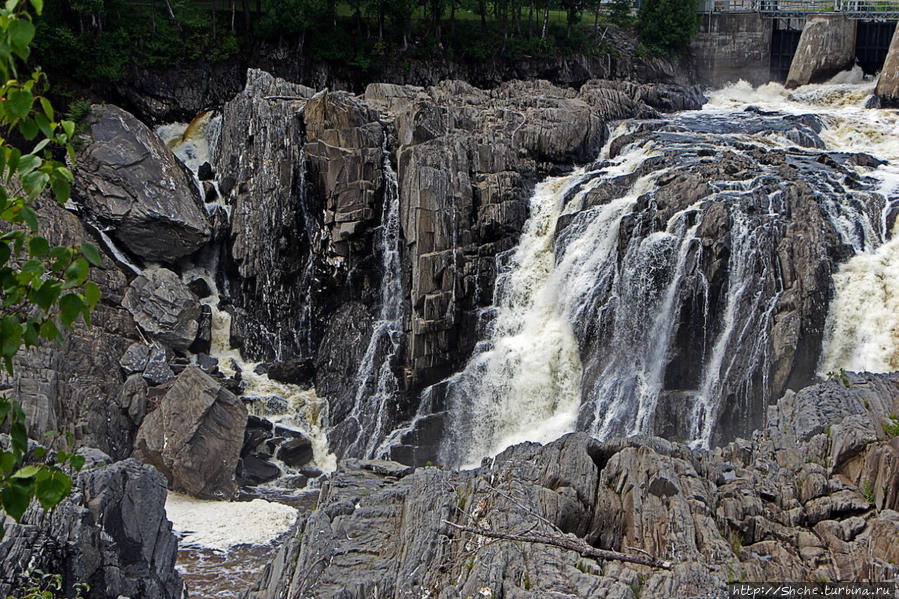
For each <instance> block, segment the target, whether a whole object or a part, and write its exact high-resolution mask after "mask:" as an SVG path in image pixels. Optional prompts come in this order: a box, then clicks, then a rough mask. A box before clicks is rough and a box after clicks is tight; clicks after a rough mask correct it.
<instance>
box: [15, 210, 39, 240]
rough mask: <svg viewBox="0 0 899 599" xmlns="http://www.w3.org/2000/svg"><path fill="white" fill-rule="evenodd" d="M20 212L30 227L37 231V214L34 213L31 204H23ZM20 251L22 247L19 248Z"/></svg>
mask: <svg viewBox="0 0 899 599" xmlns="http://www.w3.org/2000/svg"><path fill="white" fill-rule="evenodd" d="M19 214H21V215H22V220H24V221H25V222H26V223H27V224H28V227H29V228H30V229H31V230H32V231H37V214H35V213H34V210H32V209H31V206H29V205H28V204H25V205H24V206H22V209H21V210H20V211H19ZM19 251H21V249H19Z"/></svg>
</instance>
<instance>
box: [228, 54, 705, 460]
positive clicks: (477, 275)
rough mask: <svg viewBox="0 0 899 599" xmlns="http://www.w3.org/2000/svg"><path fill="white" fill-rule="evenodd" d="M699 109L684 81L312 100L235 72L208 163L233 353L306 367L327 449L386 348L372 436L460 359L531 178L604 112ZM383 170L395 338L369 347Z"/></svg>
mask: <svg viewBox="0 0 899 599" xmlns="http://www.w3.org/2000/svg"><path fill="white" fill-rule="evenodd" d="M701 102H702V98H701V95H700V94H699V92H698V90H696V89H693V88H679V87H674V86H649V85H637V84H632V83H624V82H609V81H593V82H590V83H588V84H585V85H584V86H583V87H582V88H581V90H580V91H579V92H575V91H572V90H566V89H563V88H558V87H555V86H553V85H551V84H549V83H546V82H540V81H537V82H511V83H507V84H503V85H501V86H500V87H498V88H496V89H495V90H492V91H483V90H479V89H477V88H474V87H472V86H470V85H468V84H465V83H462V82H458V81H456V82H444V83H441V84H440V85H438V86H435V87H431V88H427V89H425V88H417V87H411V86H396V85H390V84H375V85H371V86H369V87H368V89H367V90H366V92H365V94H364V95H363V96H362V97H361V98H360V97H353V96H350V95H348V94H346V93H343V92H321V93H319V94H316V95H314V96H313V94H312V91H311V90H309V89H307V88H302V87H298V86H295V85H291V84H287V83H285V82H283V81H280V80H277V79H273V78H272V77H271V76H269V75H267V74H265V73H261V72H258V71H250V73H249V74H248V85H247V88H246V89H245V90H244V92H243V93H242V94H240V95H239V96H238V97H237V98H236V99H235V100H233V101H232V102H230V103H228V104H227V105H226V106H225V109H224V113H223V125H222V127H223V128H222V138H221V139H222V142H221V146H220V147H221V151H220V153H219V154H218V156H217V157H216V169H215V170H216V172H217V173H218V176H219V178H220V180H221V181H222V182H223V184H222V185H221V186H220V187H221V191H222V193H223V195H224V196H225V202H226V203H228V204H230V205H232V206H233V218H232V222H231V230H230V231H231V232H230V237H229V241H228V243H227V246H228V248H227V250H228V251H227V254H228V257H229V260H230V263H231V264H234V268H233V269H231V270H230V276H231V278H230V279H229V283H228V288H229V289H230V290H231V294H230V295H231V297H230V300H231V302H232V305H231V307H230V308H229V310H231V311H232V315H233V319H232V330H231V339H232V343H236V344H237V345H238V346H239V347H240V348H241V349H242V351H243V352H244V354H245V356H246V357H248V358H251V359H254V360H266V361H274V362H297V361H303V360H312V361H313V362H314V364H315V367H316V375H315V386H316V389H317V391H318V393H319V394H320V395H322V396H324V397H327V398H328V400H329V404H330V408H331V414H330V417H331V422H332V424H334V425H336V427H337V428H336V429H335V430H334V431H332V436H331V440H332V446H333V447H334V448H335V449H337V450H338V452H339V453H342V452H343V450H344V449H345V448H346V447H348V446H349V444H350V441H352V440H354V439H356V438H357V437H358V436H359V435H362V436H372V435H373V432H372V431H371V427H370V426H366V425H362V426H360V423H359V419H360V415H359V414H360V412H370V411H371V410H370V409H367V408H360V402H362V401H364V400H365V394H364V393H360V392H359V385H364V384H367V383H366V381H364V380H362V381H360V377H361V378H364V376H363V374H362V372H363V371H364V370H365V363H366V361H368V362H373V363H374V364H376V365H380V364H381V363H382V362H384V360H385V357H386V356H388V355H389V358H390V365H389V367H390V370H391V372H392V377H393V378H394V379H395V381H396V383H395V384H396V386H397V387H396V388H397V393H396V394H397V397H396V398H394V400H393V401H391V402H390V406H391V407H390V408H389V413H386V414H385V416H384V418H385V419H386V421H385V422H384V423H383V426H382V431H383V432H381V433H374V434H381V435H382V436H383V434H384V433H385V432H389V431H390V430H391V429H392V424H396V423H397V422H399V421H400V420H402V419H403V418H406V417H408V416H409V415H410V414H411V413H412V412H413V411H414V410H415V409H416V407H417V406H416V401H417V398H416V397H415V394H416V393H417V392H418V390H420V389H422V388H423V387H425V386H427V385H429V384H432V383H435V382H437V381H439V380H440V379H442V378H443V377H445V376H447V375H448V374H450V373H451V372H452V371H453V370H454V369H455V368H456V367H458V365H459V364H460V363H461V362H462V361H463V360H464V359H465V358H466V357H467V355H468V354H469V353H470V351H471V349H472V347H473V346H474V344H475V342H476V341H477V336H476V327H477V313H478V311H479V310H480V309H481V308H483V307H484V306H487V305H489V304H490V302H491V298H492V294H493V290H492V287H493V280H494V278H495V269H496V267H495V257H496V256H497V255H498V254H500V253H502V252H504V251H507V250H509V249H511V248H512V247H514V245H515V242H516V239H517V236H518V233H519V232H520V230H521V227H522V225H523V223H524V222H525V220H526V218H527V205H526V199H527V197H528V194H529V190H530V189H531V187H532V186H533V184H534V182H535V181H536V180H537V179H538V178H539V177H542V176H545V175H546V174H548V173H550V172H553V171H554V170H555V169H557V168H559V167H561V168H568V167H570V165H572V164H574V163H576V162H579V161H581V162H582V161H585V160H589V159H591V158H592V157H593V156H595V155H596V153H597V152H598V151H599V148H600V147H601V146H602V144H603V142H604V141H605V140H606V138H607V137H608V132H607V130H606V124H607V123H608V122H610V121H612V120H616V119H622V118H628V117H634V116H652V115H655V114H657V112H656V110H668V111H670V110H680V109H686V108H698V107H699V106H700V104H701ZM285 140H288V141H287V143H285ZM394 156H395V158H394ZM394 169H395V171H396V182H397V184H398V193H399V198H398V199H399V215H398V218H399V229H398V232H397V234H398V235H400V237H401V243H400V245H399V246H398V249H397V251H398V252H399V254H400V256H401V258H400V259H401V263H402V267H401V277H402V281H401V283H400V287H401V290H400V293H402V295H403V298H402V301H403V304H404V308H403V309H402V313H403V315H404V316H403V318H402V323H401V330H400V331H398V333H402V336H403V339H402V341H400V340H399V339H398V338H394V339H393V340H392V341H391V343H390V344H388V345H389V347H388V346H387V345H383V344H381V345H379V344H378V343H375V342H372V343H371V344H369V350H370V351H366V342H367V341H368V340H369V339H371V338H372V335H373V333H372V331H373V330H376V328H377V326H376V325H377V323H376V320H377V317H378V310H379V307H380V306H379V305H378V304H379V301H380V300H381V294H380V292H379V291H380V289H381V288H382V286H383V285H384V284H385V274H384V271H383V265H382V263H383V256H384V251H385V250H384V249H383V248H380V247H379V244H380V243H382V241H381V240H382V236H381V235H380V231H381V229H380V227H383V226H384V223H383V222H382V215H383V214H385V204H384V202H385V199H384V198H385V197H386V195H385V194H386V193H388V191H387V184H388V180H389V179H390V176H391V173H390V172H388V171H393V170H394ZM259 206H266V209H264V210H260V209H259ZM380 303H383V302H380ZM394 337H396V335H394ZM366 354H370V355H366ZM371 384H372V385H374V386H377V382H376V381H372V382H371ZM375 409H377V408H375ZM366 417H368V416H366ZM391 423H392V424H391ZM381 440H382V439H378V440H377V442H375V443H374V445H375V446H376V445H377V443H378V442H380V441H381ZM366 445H372V443H368V442H367V443H366ZM362 453H366V452H365V451H362ZM360 455H361V453H360Z"/></svg>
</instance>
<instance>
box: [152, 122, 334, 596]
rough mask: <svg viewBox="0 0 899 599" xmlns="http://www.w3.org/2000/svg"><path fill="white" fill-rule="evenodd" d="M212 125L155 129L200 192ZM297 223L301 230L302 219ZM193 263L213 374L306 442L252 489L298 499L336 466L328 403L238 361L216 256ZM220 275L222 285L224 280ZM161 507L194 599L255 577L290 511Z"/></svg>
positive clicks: (173, 502)
mask: <svg viewBox="0 0 899 599" xmlns="http://www.w3.org/2000/svg"><path fill="white" fill-rule="evenodd" d="M220 126H221V117H220V116H217V115H212V113H208V112H207V113H204V114H202V115H200V116H198V117H197V118H196V119H194V120H193V121H192V122H191V124H190V125H184V124H177V123H176V124H172V125H164V126H161V127H160V128H159V129H158V130H157V132H158V133H159V134H160V136H161V137H162V138H163V139H164V140H165V141H166V142H167V144H168V145H169V147H170V148H171V149H172V150H173V152H174V153H175V155H176V156H178V157H179V158H180V159H181V160H182V162H184V163H185V165H186V166H188V168H190V169H191V170H192V171H193V172H194V175H195V180H196V183H197V185H198V186H199V187H200V188H201V189H202V185H201V184H200V181H199V179H198V178H197V177H196V170H197V169H198V168H199V166H200V165H202V164H203V163H205V162H209V161H210V152H211V151H214V150H215V147H216V144H217V141H218V134H219V129H220ZM301 164H305V161H301ZM213 185H215V183H214V182H213ZM303 192H304V186H303V179H302V177H300V181H299V185H298V190H297V193H303ZM218 209H222V210H224V211H225V214H226V215H227V216H230V206H227V205H225V204H224V203H222V201H221V198H218V199H216V200H214V201H211V202H208V203H207V210H208V211H209V212H210V214H212V213H213V212H214V211H215V210H218ZM304 216H305V214H304ZM304 224H305V225H306V227H307V233H308V232H309V226H310V223H309V220H308V218H307V219H306V220H305V222H304ZM199 260H200V261H201V262H202V264H201V265H199V266H195V267H193V268H187V269H185V270H184V272H183V275H182V276H183V278H184V280H185V281H186V282H189V281H192V280H196V279H203V280H204V281H205V282H206V285H207V286H208V287H209V289H210V291H211V293H210V295H209V296H208V297H206V298H205V299H203V300H201V303H202V304H203V305H205V306H208V307H209V309H210V310H211V316H212V326H211V344H210V351H209V354H210V356H211V358H214V359H215V360H217V369H218V371H219V372H221V373H222V374H223V375H224V376H226V377H229V378H234V377H236V376H238V375H239V377H240V380H241V397H242V399H243V400H244V402H245V404H247V408H248V411H249V412H250V413H251V414H253V415H255V416H258V417H260V418H265V419H266V420H268V421H269V422H271V423H272V424H273V426H274V427H275V432H276V433H278V434H279V435H281V436H294V435H301V436H302V437H305V438H306V439H308V440H309V441H310V442H311V445H312V452H313V458H312V460H311V462H310V463H309V464H308V465H306V466H304V467H303V468H302V469H298V468H294V467H291V466H289V465H287V464H285V463H284V462H282V461H281V460H278V459H277V458H276V457H275V456H272V457H271V458H269V461H270V462H271V463H274V464H275V465H276V466H277V467H278V468H279V470H280V472H281V475H280V476H279V477H278V478H276V479H275V480H273V481H271V482H269V483H265V484H263V485H258V486H257V487H256V488H255V491H254V493H255V494H256V495H257V496H261V497H266V498H269V497H271V498H274V499H276V500H277V501H279V502H290V503H294V502H302V501H303V499H302V498H301V497H300V496H298V495H297V494H296V493H297V492H296V490H295V488H294V487H295V486H296V484H295V483H296V481H297V480H300V481H303V482H305V481H306V478H307V477H306V475H308V476H310V477H314V476H316V473H315V471H316V470H317V471H319V473H320V472H331V471H333V470H334V469H335V468H336V466H337V464H336V456H334V454H332V453H331V452H330V450H329V448H328V440H327V435H326V427H327V417H328V404H327V402H326V401H324V400H322V399H320V398H319V397H318V396H317V395H316V394H315V390H314V389H307V388H303V387H300V386H297V385H292V384H286V383H281V382H278V381H274V380H272V379H270V378H269V377H268V375H267V374H265V373H264V372H262V371H260V370H259V369H258V366H259V364H257V363H249V362H246V361H245V360H244V359H243V357H242V356H241V354H240V352H239V351H238V350H236V349H234V348H233V347H232V346H231V334H230V331H231V315H230V314H229V313H228V312H227V311H225V310H221V309H219V304H220V300H221V298H220V296H219V290H218V286H217V284H216V278H217V277H215V276H214V275H215V273H216V271H217V270H218V254H217V253H216V252H204V253H202V256H201V257H200V258H199ZM311 274H312V273H311V270H310V269H307V272H306V276H305V277H304V281H305V282H306V283H307V284H308V281H309V278H310V277H311ZM223 280H224V281H225V282H227V278H223ZM307 298H308V296H307ZM307 302H308V299H307ZM310 318H311V313H308V312H307V322H308V319H310ZM307 328H309V327H307ZM279 339H280V338H279ZM306 341H307V346H308V345H310V344H311V339H309V338H307V340H306ZM278 350H280V348H278ZM279 354H280V351H276V355H279ZM192 360H193V361H194V362H195V363H198V361H199V360H198V356H192ZM301 470H302V472H301ZM301 493H302V492H301ZM312 493H313V494H315V493H317V491H312ZM166 510H167V513H168V516H169V518H170V519H171V520H172V521H173V523H174V529H175V530H176V531H177V532H178V533H179V535H180V536H181V541H180V543H179V553H178V568H179V570H180V571H181V573H182V575H183V577H184V579H185V580H186V581H187V582H188V584H189V586H190V591H191V596H195V597H201V598H202V597H210V598H211V597H216V598H227V597H237V596H239V595H240V593H241V591H243V590H245V589H246V588H248V587H249V586H250V585H251V584H252V583H253V582H255V580H256V579H257V578H258V576H259V574H260V573H261V571H262V569H263V568H264V566H265V565H266V564H267V563H268V562H269V561H270V559H271V554H272V552H273V550H274V543H275V541H276V540H277V539H278V538H280V537H282V536H283V535H284V534H285V532H286V531H287V530H288V529H289V528H290V526H291V525H292V524H293V523H294V521H295V520H296V516H297V510H296V509H295V508H294V507H291V506H289V505H284V504H283V503H277V502H274V501H266V500H264V499H260V498H256V499H253V500H252V501H248V502H236V503H223V502H212V501H202V500H198V499H194V498H191V497H186V496H181V495H177V494H174V493H170V494H169V495H168V498H167V502H166ZM222 571H226V572H228V577H224V578H223V577H222V576H221V572H222Z"/></svg>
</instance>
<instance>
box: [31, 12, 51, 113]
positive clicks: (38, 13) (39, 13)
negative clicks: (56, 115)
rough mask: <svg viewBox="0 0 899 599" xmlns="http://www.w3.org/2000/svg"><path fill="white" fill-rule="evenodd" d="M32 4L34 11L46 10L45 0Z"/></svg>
mask: <svg viewBox="0 0 899 599" xmlns="http://www.w3.org/2000/svg"><path fill="white" fill-rule="evenodd" d="M31 6H33V7H34V12H36V13H37V14H41V13H42V12H43V11H44V0H31ZM51 118H52V117H51Z"/></svg>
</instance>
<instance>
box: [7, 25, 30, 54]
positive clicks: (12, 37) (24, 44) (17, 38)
mask: <svg viewBox="0 0 899 599" xmlns="http://www.w3.org/2000/svg"><path fill="white" fill-rule="evenodd" d="M8 31H9V41H10V42H11V43H12V45H13V47H15V48H17V49H19V50H24V51H27V49H28V44H30V43H31V40H33V39H34V24H32V22H31V21H29V20H28V19H15V20H14V21H11V22H10V24H9V29H8Z"/></svg>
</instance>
